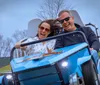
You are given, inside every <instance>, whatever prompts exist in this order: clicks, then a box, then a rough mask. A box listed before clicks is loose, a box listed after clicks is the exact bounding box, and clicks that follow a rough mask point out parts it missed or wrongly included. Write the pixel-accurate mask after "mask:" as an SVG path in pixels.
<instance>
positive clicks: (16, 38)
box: [12, 30, 27, 43]
mask: <svg viewBox="0 0 100 85" xmlns="http://www.w3.org/2000/svg"><path fill="white" fill-rule="evenodd" d="M12 37H13V43H16V42H18V41H20V40H22V39H24V38H26V37H27V30H23V31H19V30H17V31H15V33H14V34H13V36H12Z"/></svg>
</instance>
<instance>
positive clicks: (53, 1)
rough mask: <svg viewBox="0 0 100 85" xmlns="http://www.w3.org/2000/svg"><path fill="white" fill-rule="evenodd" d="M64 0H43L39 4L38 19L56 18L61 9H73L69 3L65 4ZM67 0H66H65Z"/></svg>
mask: <svg viewBox="0 0 100 85" xmlns="http://www.w3.org/2000/svg"><path fill="white" fill-rule="evenodd" d="M65 1H66V0H45V2H44V4H42V5H41V6H40V10H39V12H38V17H39V18H40V19H49V18H52V19H53V18H57V15H58V13H59V12H60V11H61V10H62V9H73V8H72V7H71V5H70V4H67V5H65V3H66V2H65ZM67 1H68V0H67Z"/></svg>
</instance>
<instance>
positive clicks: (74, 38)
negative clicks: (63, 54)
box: [55, 25, 100, 51]
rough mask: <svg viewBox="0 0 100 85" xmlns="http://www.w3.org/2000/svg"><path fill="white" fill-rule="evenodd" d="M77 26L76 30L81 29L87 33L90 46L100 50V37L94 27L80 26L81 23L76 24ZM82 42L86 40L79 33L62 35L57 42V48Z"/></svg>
mask: <svg viewBox="0 0 100 85" xmlns="http://www.w3.org/2000/svg"><path fill="white" fill-rule="evenodd" d="M75 26H76V28H77V30H76V31H81V32H83V33H84V34H85V36H86V39H87V41H88V44H89V47H90V48H93V49H95V50H97V51H99V48H100V43H99V39H98V38H97V37H96V35H95V33H94V32H93V31H92V29H91V28H90V27H80V26H79V25H75ZM62 33H69V32H66V31H63V32H62ZM81 42H84V39H83V37H82V36H81V35H79V34H76V35H74V34H72V35H69V36H62V37H59V38H58V39H57V41H56V44H55V49H57V48H62V47H65V46H69V45H73V44H77V43H81Z"/></svg>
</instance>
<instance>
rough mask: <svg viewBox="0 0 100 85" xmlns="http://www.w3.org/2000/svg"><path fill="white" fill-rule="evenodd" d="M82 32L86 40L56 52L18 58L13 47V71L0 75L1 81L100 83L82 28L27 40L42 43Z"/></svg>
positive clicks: (14, 84) (1, 84)
mask: <svg viewBox="0 0 100 85" xmlns="http://www.w3.org/2000/svg"><path fill="white" fill-rule="evenodd" d="M71 34H80V35H81V36H83V37H84V42H82V43H77V44H74V45H70V46H66V47H64V48H60V49H55V50H54V52H55V54H47V55H46V56H44V54H42V56H41V54H39V53H38V54H33V55H29V56H24V57H19V58H16V57H15V56H14V50H15V48H13V49H12V51H11V62H10V65H11V69H12V71H11V73H9V74H6V75H3V76H1V77H0V85H100V83H99V78H98V70H97V66H96V64H95V63H94V59H93V57H92V56H91V53H90V50H89V47H88V44H87V41H86V38H85V36H84V34H83V33H82V32H77V31H76V32H72V33H67V34H61V35H57V36H53V37H49V38H47V39H43V40H39V41H34V42H30V43H24V44H22V46H25V45H30V44H35V43H39V42H42V41H46V40H50V39H54V38H57V37H60V36H64V35H67V36H68V35H71Z"/></svg>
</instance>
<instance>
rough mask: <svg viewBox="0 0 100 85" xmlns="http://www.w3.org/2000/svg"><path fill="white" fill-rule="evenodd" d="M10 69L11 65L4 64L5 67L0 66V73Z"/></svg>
mask: <svg viewBox="0 0 100 85" xmlns="http://www.w3.org/2000/svg"><path fill="white" fill-rule="evenodd" d="M9 71H11V67H10V65H7V66H4V67H2V68H0V73H2V72H9Z"/></svg>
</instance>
